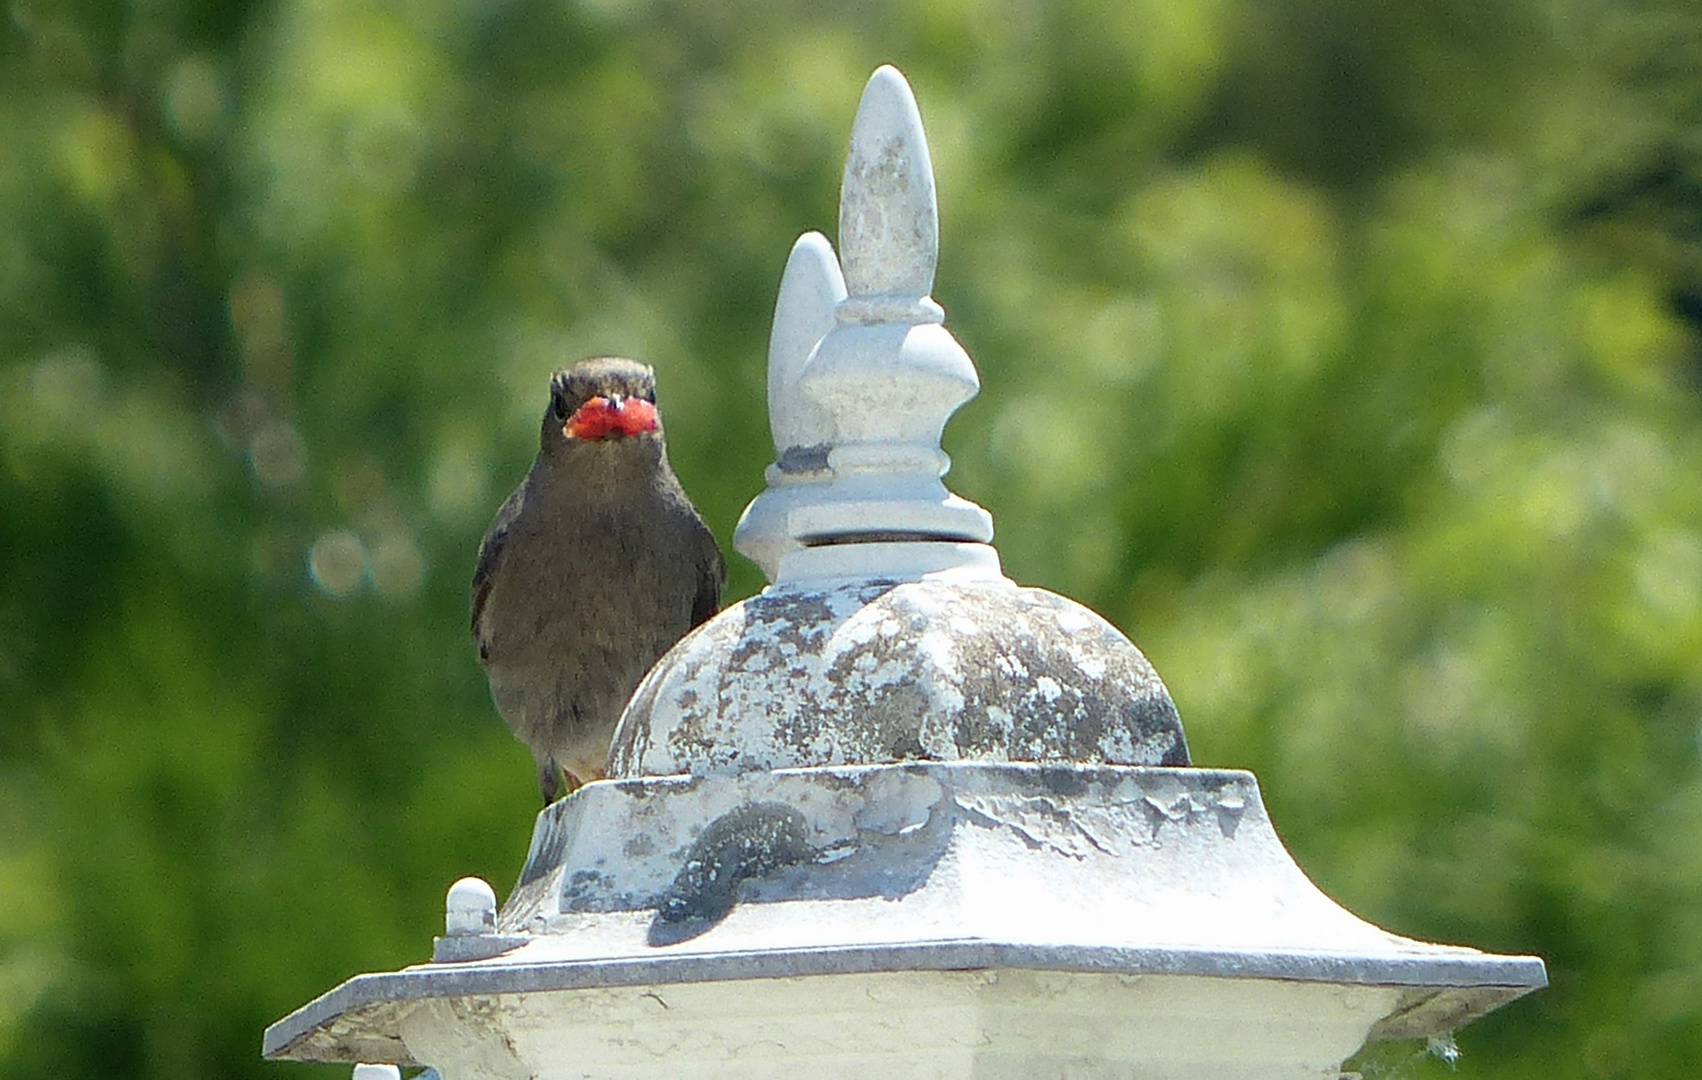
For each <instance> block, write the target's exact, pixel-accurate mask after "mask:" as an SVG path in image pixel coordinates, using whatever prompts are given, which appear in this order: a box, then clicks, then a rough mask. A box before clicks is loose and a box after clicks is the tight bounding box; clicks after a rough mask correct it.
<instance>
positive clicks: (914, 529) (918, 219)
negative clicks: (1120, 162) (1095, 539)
mask: <svg viewBox="0 0 1702 1080" xmlns="http://www.w3.org/2000/svg"><path fill="white" fill-rule="evenodd" d="M839 234H840V248H841V250H840V258H839V260H834V259H833V251H832V248H831V247H830V246H828V244H827V241H826V240H825V239H824V238H821V237H820V236H819V235H818V234H815V233H806V234H805V235H804V236H803V237H802V238H800V239H799V241H798V243H797V244H796V245H795V246H794V247H793V249H792V256H791V258H790V259H789V260H788V262H787V268H786V276H785V278H784V279H783V280H782V283H781V296H780V299H779V301H778V303H777V304H776V307H775V322H774V331H773V334H772V336H771V337H770V344H769V409H770V423H771V424H772V426H773V429H774V441H775V449H776V452H777V457H776V462H775V466H774V467H773V468H770V469H769V470H768V474H767V479H768V484H769V487H768V490H766V491H764V492H763V493H762V494H761V495H759V496H758V497H757V499H756V500H755V501H754V502H752V503H751V505H750V507H748V508H747V510H746V512H745V516H744V518H743V519H742V520H741V522H740V525H739V529H738V531H737V532H736V533H735V536H734V545H735V546H736V547H737V548H738V549H739V550H740V551H741V552H743V553H744V554H745V555H747V556H748V557H749V558H751V560H752V561H754V562H756V563H757V565H758V566H760V567H761V568H762V570H763V573H764V574H766V575H767V576H768V578H769V580H770V581H771V582H775V583H776V584H781V585H796V584H804V583H820V582H824V581H832V580H856V579H866V578H874V579H880V580H894V581H913V580H919V579H920V578H922V577H924V576H926V575H928V574H936V573H942V572H946V571H957V572H959V573H968V574H970V575H972V576H979V577H997V576H999V572H998V555H997V553H995V552H994V551H993V549H992V548H991V547H989V546H987V543H988V541H990V540H991V539H992V538H993V519H992V516H991V515H989V514H988V513H987V512H986V511H985V510H983V509H982V508H981V507H979V506H976V505H975V504H974V503H971V502H969V501H967V500H965V499H962V498H959V497H958V496H956V495H953V494H952V493H951V492H949V491H947V490H946V487H945V485H944V484H943V483H941V481H940V478H941V477H942V476H944V475H945V473H946V470H947V469H949V468H950V466H951V460H950V459H949V458H948V457H946V455H945V453H944V452H943V451H941V450H940V435H941V433H942V432H943V430H944V429H945V425H946V421H947V420H949V419H950V418H951V415H952V414H953V413H954V412H956V411H957V409H958V408H959V407H961V406H962V405H963V404H964V402H966V401H968V400H969V399H971V398H973V397H974V396H975V394H976V393H977V392H978V391H979V390H980V387H981V383H980V379H979V378H978V377H977V375H976V373H975V365H974V364H973V363H972V362H971V361H970V359H969V355H968V353H966V352H964V350H963V347H962V346H961V345H959V344H958V343H957V340H956V339H955V338H953V337H952V335H951V334H950V333H949V332H948V331H947V330H946V329H945V327H944V326H942V325H941V323H942V322H943V320H944V318H945V312H944V310H943V309H942V308H941V307H940V306H939V304H937V303H935V302H934V300H933V298H932V297H931V296H930V295H929V293H930V291H931V290H932V288H933V283H934V267H935V263H936V262H937V260H938V254H939V213H938V209H937V207H936V204H935V198H934V172H933V163H932V161H931V160H930V159H929V156H928V141H927V138H926V136H925V135H924V134H923V132H922V117H921V113H920V112H919V111H918V110H917V108H916V99H915V97H914V95H912V94H911V92H910V85H909V84H908V83H906V82H905V81H904V76H903V75H900V74H899V73H898V70H897V69H896V68H892V67H882V68H880V69H879V70H877V71H876V72H875V73H874V75H873V76H872V77H871V78H870V79H869V83H868V86H867V87H866V88H865V89H864V91H863V100H862V103H861V105H860V106H859V107H858V109H857V118H856V120H855V121H854V123H853V125H852V133H851V149H850V153H849V154H848V155H847V157H846V162H845V176H844V183H843V186H842V188H841V191H840V200H839ZM841 264H843V266H844V268H845V271H844V277H843V279H841V278H840V266H841ZM830 299H831V300H832V301H833V302H834V303H833V310H832V317H831V319H828V318H826V317H825V316H826V312H825V310H824V309H825V308H826V306H827V302H828V301H829V300H830Z"/></svg>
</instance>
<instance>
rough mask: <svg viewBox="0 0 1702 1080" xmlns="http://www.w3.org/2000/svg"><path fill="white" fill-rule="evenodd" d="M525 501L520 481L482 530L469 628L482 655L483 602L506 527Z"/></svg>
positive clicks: (499, 560)
mask: <svg viewBox="0 0 1702 1080" xmlns="http://www.w3.org/2000/svg"><path fill="white" fill-rule="evenodd" d="M525 505H526V485H525V484H521V485H520V486H519V487H517V488H515V489H514V494H512V495H510V496H509V497H508V498H507V500H506V501H504V502H503V504H502V508H501V509H499V510H498V511H497V512H496V519H495V520H494V521H492V522H491V527H490V530H489V531H488V532H486V533H485V538H484V540H482V541H480V543H479V564H478V566H477V567H475V568H474V570H473V590H472V609H473V612H472V620H471V630H472V632H473V640H474V641H477V642H478V643H479V655H480V656H481V657H482V656H484V655H485V641H484V635H483V634H481V633H480V631H479V624H480V623H481V622H483V620H484V614H485V603H486V601H488V600H489V599H490V595H491V587H492V585H493V584H494V583H495V582H496V571H497V568H498V567H499V566H501V565H502V549H503V546H504V545H505V544H506V543H507V542H508V530H509V527H510V526H512V525H513V524H514V519H515V518H517V517H519V516H520V510H521V508H522V507H523V506H525Z"/></svg>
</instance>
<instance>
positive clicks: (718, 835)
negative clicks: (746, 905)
mask: <svg viewBox="0 0 1702 1080" xmlns="http://www.w3.org/2000/svg"><path fill="white" fill-rule="evenodd" d="M814 855H815V851H814V849H813V848H812V847H811V846H810V827H809V824H808V822H806V821H805V820H804V816H803V815H802V814H800V813H799V812H798V811H797V810H795V809H793V808H792V807H790V806H787V805H785V804H784V803H774V802H764V803H750V804H748V805H745V806H741V807H739V808H738V809H736V810H731V811H729V812H727V813H725V814H723V815H721V816H720V817H718V818H716V819H715V820H714V821H712V822H710V823H709V824H708V825H707V826H705V827H704V829H703V831H702V833H700V834H699V835H698V838H697V841H696V843H694V844H692V846H691V850H690V852H688V853H687V855H686V860H685V865H683V866H682V867H681V868H680V871H679V873H678V874H676V875H675V876H674V880H673V883H672V884H671V885H669V886H668V891H667V892H666V893H664V894H663V896H662V902H661V903H660V904H659V905H658V906H657V908H656V917H655V918H654V919H653V920H651V923H650V933H649V942H650V944H651V945H655V946H659V945H673V944H676V943H678V942H681V941H686V940H689V939H691V938H694V937H697V936H698V935H699V934H702V933H704V932H706V931H708V930H709V929H711V928H712V927H714V926H715V925H716V924H717V923H719V922H720V921H721V920H722V919H724V918H726V917H727V915H728V913H729V912H731V911H732V910H733V906H734V905H735V904H737V903H738V901H739V890H740V888H741V887H742V886H743V885H744V883H745V882H746V881H748V880H750V879H752V878H760V877H763V876H765V875H768V874H772V873H774V872H775V871H777V870H780V869H782V868H784V867H788V866H795V865H797V864H798V863H802V862H806V861H808V860H810V859H811V858H813V857H814Z"/></svg>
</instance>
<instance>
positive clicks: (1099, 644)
mask: <svg viewBox="0 0 1702 1080" xmlns="http://www.w3.org/2000/svg"><path fill="white" fill-rule="evenodd" d="M900 761H1034V762H1065V761H1071V762H1080V763H1085V764H1108V765H1165V766H1180V765H1187V764H1188V763H1189V762H1188V747H1187V742H1186V739H1185V738H1184V736H1183V733H1182V724H1181V720H1180V718H1179V717H1178V716H1177V714H1176V706H1175V704H1174V703H1173V702H1172V701H1171V699H1170V693H1169V691H1168V690H1166V689H1165V687H1164V683H1163V681H1162V680H1160V679H1159V677H1158V673H1157V672H1156V671H1154V670H1153V668H1152V665H1151V664H1150V663H1148V662H1147V659H1146V657H1144V656H1143V655H1141V652H1140V650H1139V649H1137V648H1135V646H1134V645H1133V644H1131V643H1130V642H1129V640H1128V639H1127V638H1125V637H1124V636H1123V635H1122V634H1121V633H1119V632H1118V630H1117V629H1116V628H1115V627H1113V626H1112V625H1111V624H1110V623H1108V622H1106V621H1105V620H1104V619H1102V618H1100V617H1099V616H1098V615H1095V614H1094V613H1093V612H1091V611H1089V610H1088V609H1086V608H1084V607H1082V606H1081V605H1079V604H1077V603H1075V602H1073V601H1071V600H1067V599H1065V598H1064V597H1061V596H1058V595H1056V594H1053V593H1049V592H1046V591H1045V590H1042V589H1025V588H1020V587H1018V586H1016V585H1015V584H1013V583H1011V582H1009V581H1003V580H999V581H985V580H948V579H925V580H922V581H913V582H903V583H892V582H868V581H861V582H853V583H847V584H842V585H838V586H836V587H830V588H818V589H810V590H769V591H767V592H764V593H762V594H761V595H759V596H755V597H752V598H751V599H749V600H746V601H744V602H742V603H740V604H736V605H734V606H733V607H731V608H729V609H727V610H726V611H724V612H722V613H721V614H720V615H718V616H717V617H716V618H715V619H713V620H711V621H710V622H709V623H707V624H705V625H704V626H702V627H699V628H698V630H697V631H696V632H694V633H693V634H692V635H691V636H689V637H687V638H686V639H685V640H684V641H682V642H681V643H680V644H679V645H678V646H676V647H675V649H674V650H673V651H672V652H670V653H669V654H668V655H667V656H666V657H664V658H663V659H662V660H661V662H659V663H658V664H657V666H656V667H655V668H654V669H653V670H652V671H651V672H650V674H649V675H648V676H646V678H645V680H644V682H643V683H641V684H640V685H639V688H638V691H637V692H636V693H635V694H634V695H633V700H632V702H631V703H630V704H629V705H628V706H627V710H626V713H625V715H624V716H623V717H622V719H621V724H620V728H619V730H618V731H617V732H616V734H615V742H614V747H613V751H612V754H611V758H610V763H611V775H613V776H616V777H632V776H670V775H676V774H680V773H692V774H697V775H703V774H714V773H727V772H744V771H749V770H755V769H774V768H791V767H802V766H815V765H846V764H879V763H887V762H900Z"/></svg>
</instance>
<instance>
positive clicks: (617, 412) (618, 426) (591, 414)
mask: <svg viewBox="0 0 1702 1080" xmlns="http://www.w3.org/2000/svg"><path fill="white" fill-rule="evenodd" d="M655 430H656V406H654V405H652V404H650V402H648V401H645V400H644V399H643V398H623V397H620V396H619V395H616V396H614V397H612V398H605V397H594V398H591V399H590V400H589V401H587V402H586V403H585V404H583V405H581V406H579V408H578V410H576V411H575V412H574V414H573V415H572V416H570V417H568V418H567V423H566V425H564V426H563V427H562V434H564V435H566V436H567V437H568V438H570V439H580V440H585V441H595V440H598V439H607V438H611V437H612V438H621V437H623V436H626V435H642V434H644V433H645V432H647V431H655Z"/></svg>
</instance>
